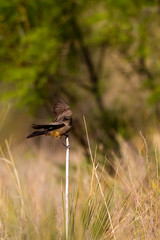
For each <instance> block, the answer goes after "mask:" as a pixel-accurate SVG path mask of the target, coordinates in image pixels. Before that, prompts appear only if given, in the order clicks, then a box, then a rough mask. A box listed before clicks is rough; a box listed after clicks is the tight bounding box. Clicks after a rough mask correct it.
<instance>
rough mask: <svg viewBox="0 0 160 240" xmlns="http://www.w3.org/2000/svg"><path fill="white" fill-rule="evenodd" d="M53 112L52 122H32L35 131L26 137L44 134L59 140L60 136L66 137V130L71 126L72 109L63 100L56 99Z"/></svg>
mask: <svg viewBox="0 0 160 240" xmlns="http://www.w3.org/2000/svg"><path fill="white" fill-rule="evenodd" d="M53 114H54V116H55V119H54V120H53V122H52V123H49V124H32V128H33V129H36V131H34V132H32V133H31V134H30V135H28V136H27V138H32V137H37V136H41V135H46V136H52V137H55V138H58V139H60V140H61V137H62V136H65V137H67V136H68V132H69V131H70V130H71V128H72V110H71V108H70V106H68V105H67V104H66V103H65V102H64V101H63V100H61V99H58V100H57V101H56V103H55V106H54V108H53ZM61 141H62V140H61ZM62 143H63V142H62ZM63 145H64V144H63Z"/></svg>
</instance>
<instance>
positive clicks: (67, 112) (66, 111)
mask: <svg viewBox="0 0 160 240" xmlns="http://www.w3.org/2000/svg"><path fill="white" fill-rule="evenodd" d="M53 113H54V115H55V120H54V122H55V121H60V120H62V119H63V117H64V116H72V110H71V108H70V106H68V105H67V104H66V103H65V102H63V101H62V100H61V99H59V100H57V102H56V104H55V106H54V108H53Z"/></svg>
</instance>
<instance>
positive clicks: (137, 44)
mask: <svg viewBox="0 0 160 240" xmlns="http://www.w3.org/2000/svg"><path fill="white" fill-rule="evenodd" d="M158 9H159V6H158V5H157V3H156V2H155V1H149V0H147V1H146V0H141V1H127V0H118V1H115V2H113V1H111V0H100V1H98V2H97V1H91V0H87V1H83V0H79V1H77V2H75V1H71V0H68V1H67V2H66V1H65V2H64V1H62V0H58V1H55V0H40V1H31V0H28V1H26V2H25V1H19V0H12V1H7V2H6V1H5V0H1V3H0V45H1V48H0V72H1V76H0V88H1V96H0V100H1V101H3V102H6V101H10V102H14V103H16V104H17V105H18V106H20V107H24V106H25V108H29V109H32V110H34V111H35V109H37V111H38V109H40V108H39V106H41V107H42V106H46V105H47V104H48V103H49V102H50V103H52V101H53V99H55V98H57V97H62V98H64V99H67V101H69V102H73V106H72V107H77V105H78V104H77V103H78V102H79V101H81V100H82V99H87V103H88V105H89V102H90V101H93V102H94V103H93V104H95V106H94V107H95V114H93V116H92V118H95V117H96V116H97V115H98V117H97V118H99V119H100V118H103V116H104V115H106V116H107V115H109V114H110V110H109V109H106V107H105V104H104V100H103V99H104V98H103V97H104V95H105V93H106V91H108V92H109V91H110V88H109V85H108V82H109V81H111V82H112V80H113V79H114V70H113V72H112V70H110V69H109V67H108V66H107V63H106V58H107V59H110V57H111V55H110V53H111V52H113V54H116V55H120V58H122V59H123V60H124V59H125V61H127V62H128V64H129V66H130V67H131V68H132V69H133V71H132V73H131V74H135V75H137V76H138V79H139V84H140V85H141V84H142V85H143V86H144V81H148V79H150V81H151V82H154V83H155V88H154V89H156V86H157V79H158V78H159V75H160V73H159V67H160V66H159V65H160V64H159V62H158V61H157V59H158V56H159V52H160V49H159V48H156V47H155V46H158V43H159V33H158V31H157V28H158V24H159V18H158V16H159V15H158ZM106 50H107V51H106ZM108 50H109V51H108ZM155 62H156V64H155ZM118 71H119V72H120V74H121V73H123V78H126V76H125V71H126V69H125V66H124V68H123V69H122V70H121V69H120V70H118ZM112 75H113V77H112ZM127 79H128V77H127ZM142 80H144V81H142ZM128 81H130V79H129V80H128ZM157 88H158V87H157ZM146 89H147V90H149V91H150V93H151V99H153V98H155V96H156V95H157V94H156V92H157V90H156V92H153V88H151V87H150V86H149V85H146ZM143 90H144V91H145V89H143ZM156 98H157V97H156ZM152 103H153V104H155V101H153V100H152ZM119 108H121V106H120V107H119ZM125 108H126V109H127V107H125ZM111 109H112V110H113V112H114V111H115V112H116V114H115V113H113V115H110V116H109V118H103V119H100V122H101V123H103V122H104V121H105V122H106V125H107V128H106V129H107V130H105V132H104V136H103V134H102V135H101V138H102V139H104V142H106V138H105V136H106V135H107V134H108V132H107V131H108V129H109V131H112V128H113V127H114V128H115V132H120V131H121V132H123V135H126V136H127V135H129V134H128V131H127V130H125V126H124V124H123V123H122V122H124V121H123V119H120V117H119V113H118V116H117V112H118V111H119V112H120V109H119V110H118V111H117V109H115V106H114V104H113V105H112V106H111ZM104 112H105V114H101V113H104ZM35 113H36V111H35ZM83 114H86V112H84V113H83ZM112 116H113V118H112ZM115 116H116V118H115ZM78 117H79V116H77V121H79V118H78ZM115 122H116V125H117V126H123V127H120V129H121V130H120V131H119V130H118V128H116V127H115V126H114V125H115ZM91 125H92V124H91ZM99 127H100V128H103V125H102V126H99ZM94 129H95V126H94V128H92V129H91V130H90V131H91V132H93V131H94ZM93 135H94V134H93ZM107 139H108V136H107ZM113 139H114V137H113ZM114 141H115V139H114ZM81 142H82V141H81ZM83 142H84V141H83Z"/></svg>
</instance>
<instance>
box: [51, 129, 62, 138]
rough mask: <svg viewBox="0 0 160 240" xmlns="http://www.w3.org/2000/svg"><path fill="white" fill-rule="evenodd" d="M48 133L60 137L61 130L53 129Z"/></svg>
mask: <svg viewBox="0 0 160 240" xmlns="http://www.w3.org/2000/svg"><path fill="white" fill-rule="evenodd" d="M50 135H51V136H52V137H56V138H60V137H61V131H59V130H53V131H52V132H50Z"/></svg>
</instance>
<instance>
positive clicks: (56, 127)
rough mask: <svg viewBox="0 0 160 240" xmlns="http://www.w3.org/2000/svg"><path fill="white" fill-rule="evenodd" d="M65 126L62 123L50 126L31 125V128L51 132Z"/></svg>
mask: <svg viewBox="0 0 160 240" xmlns="http://www.w3.org/2000/svg"><path fill="white" fill-rule="evenodd" d="M64 126H65V124H64V123H62V122H54V123H51V124H40V125H39V124H32V128H34V129H46V130H49V131H52V130H54V129H59V128H61V127H64Z"/></svg>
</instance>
